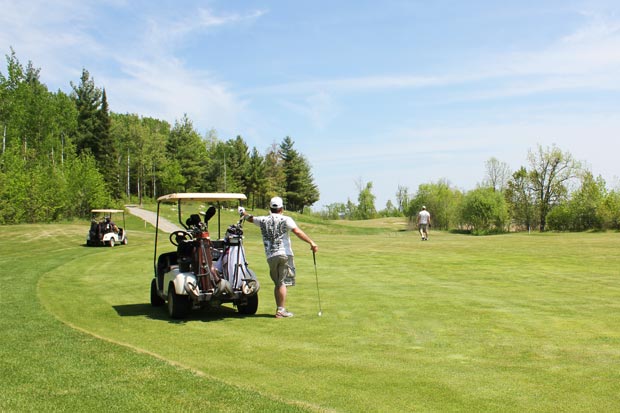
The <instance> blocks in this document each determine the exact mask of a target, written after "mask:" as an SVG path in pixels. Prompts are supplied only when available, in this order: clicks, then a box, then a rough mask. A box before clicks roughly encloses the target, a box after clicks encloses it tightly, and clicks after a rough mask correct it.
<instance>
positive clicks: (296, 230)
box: [292, 227, 319, 252]
mask: <svg viewBox="0 0 620 413" xmlns="http://www.w3.org/2000/svg"><path fill="white" fill-rule="evenodd" d="M292 231H293V234H295V235H297V237H298V238H299V239H301V240H303V241H306V242H307V243H308V244H310V249H311V250H312V252H317V251H318V250H319V246H318V245H316V244H315V243H314V241H312V240H311V239H310V237H309V236H308V235H306V233H305V232H304V231H303V230H302V229H301V228H299V227H297V228H293V229H292Z"/></svg>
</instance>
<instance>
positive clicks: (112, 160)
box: [0, 49, 319, 224]
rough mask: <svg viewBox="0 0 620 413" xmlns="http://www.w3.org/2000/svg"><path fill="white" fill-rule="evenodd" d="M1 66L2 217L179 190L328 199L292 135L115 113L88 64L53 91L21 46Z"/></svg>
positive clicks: (49, 216)
mask: <svg viewBox="0 0 620 413" xmlns="http://www.w3.org/2000/svg"><path fill="white" fill-rule="evenodd" d="M6 61H7V70H6V74H5V73H3V72H2V71H0V133H2V149H1V150H2V152H1V153H0V224H6V223H23V222H50V221H56V220H61V219H68V218H73V217H86V216H88V214H89V211H90V209H92V208H102V207H118V206H120V205H122V204H123V203H126V202H138V203H141V202H142V200H143V199H145V198H149V199H153V198H157V197H158V196H160V195H163V194H166V193H172V192H241V193H244V194H246V195H247V196H248V198H249V199H248V205H249V206H250V207H266V206H267V202H268V200H269V199H270V198H271V197H272V196H274V195H276V194H277V195H280V196H282V197H283V198H284V199H285V202H286V205H287V208H288V209H289V210H292V211H298V212H303V210H304V208H306V207H308V206H311V205H313V204H314V203H315V202H316V201H318V199H319V191H318V188H317V186H316V185H315V184H314V178H313V176H312V172H311V167H310V165H309V163H308V160H307V159H306V158H305V156H304V155H302V154H301V153H299V152H298V151H297V150H296V149H295V148H294V141H293V139H291V138H290V137H285V138H284V139H283V140H282V141H281V142H280V143H279V144H277V143H275V142H274V143H273V144H272V145H271V146H270V147H269V148H267V149H266V151H265V152H264V153H261V152H260V151H259V150H258V149H257V148H252V149H251V150H250V148H249V147H248V145H247V144H246V143H245V141H244V140H243V138H242V137H241V136H237V137H236V138H234V139H229V140H226V141H222V140H220V139H219V138H218V136H217V134H216V132H215V131H214V130H211V131H208V132H207V133H206V135H205V136H203V135H201V134H200V133H198V132H197V131H196V129H195V128H194V126H193V124H192V121H191V120H190V119H188V117H187V116H186V115H184V116H183V117H182V118H181V119H180V120H177V121H175V124H174V125H170V124H169V123H168V122H166V121H162V120H158V119H153V118H148V117H142V116H139V115H137V114H118V113H113V112H111V111H110V108H109V107H108V100H107V95H106V91H105V89H104V88H99V87H97V86H96V85H95V82H94V80H93V79H92V78H91V77H90V74H89V72H88V71H87V70H85V69H84V70H83V71H82V76H81V78H80V81H79V82H78V83H77V84H74V83H73V82H71V83H70V84H71V89H72V92H71V93H70V94H66V93H63V92H62V91H60V90H59V91H57V92H51V91H49V90H48V88H47V87H46V86H45V85H44V84H43V83H41V81H40V76H39V74H40V69H37V68H35V67H34V66H33V65H32V63H31V62H29V63H28V64H27V65H26V66H25V67H24V66H23V65H22V64H21V63H20V62H19V60H18V59H17V57H16V55H15V52H14V51H13V50H12V49H11V54H10V55H7V56H6Z"/></svg>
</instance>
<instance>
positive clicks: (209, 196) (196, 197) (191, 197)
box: [157, 192, 247, 238]
mask: <svg viewBox="0 0 620 413" xmlns="http://www.w3.org/2000/svg"><path fill="white" fill-rule="evenodd" d="M246 199H247V197H246V196H245V195H244V194H238V193H226V192H224V193H221V192H220V193H209V192H184V193H176V194H169V195H163V196H160V197H159V198H157V225H158V224H159V212H160V211H159V207H160V205H161V204H162V203H176V204H177V213H178V219H179V224H181V226H182V227H183V228H185V229H187V225H186V223H185V222H184V221H183V216H182V208H181V203H182V202H193V201H199V202H204V203H216V204H217V205H216V207H217V221H218V223H217V231H218V238H221V228H220V209H221V203H222V202H234V201H237V203H239V204H240V203H241V201H245V200H246Z"/></svg>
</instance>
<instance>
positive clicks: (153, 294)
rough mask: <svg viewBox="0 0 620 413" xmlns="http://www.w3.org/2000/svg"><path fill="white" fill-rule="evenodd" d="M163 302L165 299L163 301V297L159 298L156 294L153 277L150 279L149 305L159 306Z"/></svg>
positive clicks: (155, 284)
mask: <svg viewBox="0 0 620 413" xmlns="http://www.w3.org/2000/svg"><path fill="white" fill-rule="evenodd" d="M165 303H166V301H164V299H163V298H161V297H160V296H159V294H158V291H157V280H156V279H155V278H153V279H152V280H151V305H152V306H153V307H161V306H162V305H164V304H165Z"/></svg>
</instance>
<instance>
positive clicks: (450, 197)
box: [406, 180, 463, 229]
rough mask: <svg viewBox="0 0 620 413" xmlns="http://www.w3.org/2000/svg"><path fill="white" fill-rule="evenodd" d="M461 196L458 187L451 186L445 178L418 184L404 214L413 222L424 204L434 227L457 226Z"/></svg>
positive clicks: (447, 227) (446, 227)
mask: <svg viewBox="0 0 620 413" xmlns="http://www.w3.org/2000/svg"><path fill="white" fill-rule="evenodd" d="M462 198H463V194H462V193H461V192H460V191H459V190H458V189H456V188H452V187H451V186H450V183H449V182H448V181H446V180H440V181H438V182H436V183H430V184H420V186H419V187H418V191H417V193H416V194H415V196H414V197H413V198H412V199H411V201H410V202H409V206H408V209H407V213H406V216H407V217H408V218H409V220H410V221H411V222H415V220H416V217H417V216H418V212H419V211H420V210H421V209H422V206H423V205H424V206H426V209H427V210H428V211H429V212H430V214H431V216H432V222H433V227H434V228H437V229H449V228H454V227H458V226H459V223H460V222H459V220H460V214H459V211H460V204H461V201H462Z"/></svg>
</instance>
